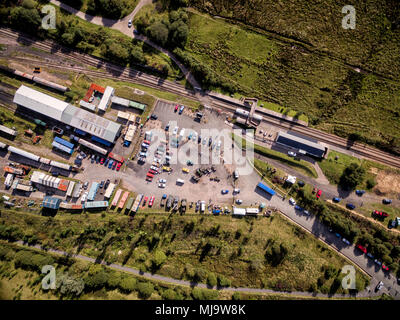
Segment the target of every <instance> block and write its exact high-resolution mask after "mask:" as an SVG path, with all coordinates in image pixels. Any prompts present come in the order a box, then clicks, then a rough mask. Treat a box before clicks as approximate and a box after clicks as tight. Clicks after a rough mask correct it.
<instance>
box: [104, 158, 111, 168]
mask: <svg viewBox="0 0 400 320" xmlns="http://www.w3.org/2000/svg"><path fill="white" fill-rule="evenodd" d="M109 161H110V158H107V159H106V161H105V162H104V166H105V167H107V165H108V162H109Z"/></svg>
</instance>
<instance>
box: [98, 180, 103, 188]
mask: <svg viewBox="0 0 400 320" xmlns="http://www.w3.org/2000/svg"><path fill="white" fill-rule="evenodd" d="M103 187H104V181H101V182H100V185H99V188H100V189H102V188H103Z"/></svg>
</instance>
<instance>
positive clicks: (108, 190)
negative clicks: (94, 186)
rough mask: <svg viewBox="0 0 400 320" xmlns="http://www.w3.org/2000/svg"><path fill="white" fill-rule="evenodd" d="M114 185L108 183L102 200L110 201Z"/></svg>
mask: <svg viewBox="0 0 400 320" xmlns="http://www.w3.org/2000/svg"><path fill="white" fill-rule="evenodd" d="M115 187H116V185H115V184H114V183H110V184H109V185H108V187H107V189H106V192H105V193H104V198H105V199H110V198H111V196H112V194H113V192H114V190H115Z"/></svg>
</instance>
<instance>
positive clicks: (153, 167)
mask: <svg viewBox="0 0 400 320" xmlns="http://www.w3.org/2000/svg"><path fill="white" fill-rule="evenodd" d="M150 169H151V170H154V171H157V172H158V168H157V167H156V166H151V167H150Z"/></svg>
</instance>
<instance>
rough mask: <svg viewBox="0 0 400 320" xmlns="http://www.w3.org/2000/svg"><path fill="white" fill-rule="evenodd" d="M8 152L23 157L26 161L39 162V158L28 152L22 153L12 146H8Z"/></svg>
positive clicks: (22, 151)
mask: <svg viewBox="0 0 400 320" xmlns="http://www.w3.org/2000/svg"><path fill="white" fill-rule="evenodd" d="M8 151H10V152H12V153H15V154H18V155H20V156H23V157H25V158H28V159H30V160H33V161H38V162H39V160H40V157H38V156H37V155H35V154H33V153H30V152H26V151H24V150H22V149H18V148H15V147H13V146H9V147H8Z"/></svg>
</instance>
